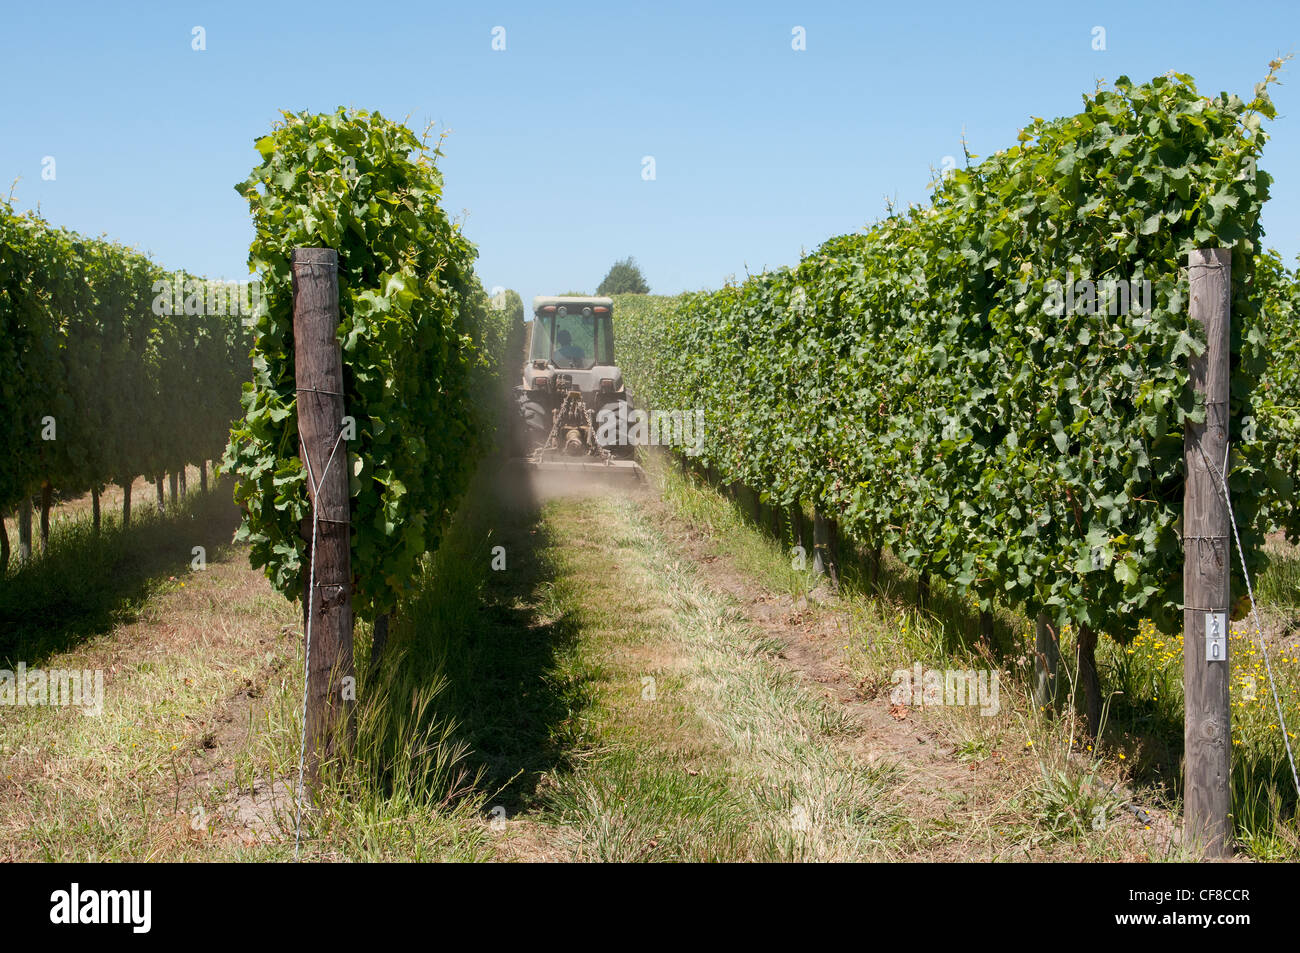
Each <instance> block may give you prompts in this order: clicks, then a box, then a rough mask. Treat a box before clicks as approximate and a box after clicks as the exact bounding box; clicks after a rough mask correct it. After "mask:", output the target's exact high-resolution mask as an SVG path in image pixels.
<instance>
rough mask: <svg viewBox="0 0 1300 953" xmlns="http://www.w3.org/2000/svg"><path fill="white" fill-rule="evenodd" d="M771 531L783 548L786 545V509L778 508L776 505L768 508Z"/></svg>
mask: <svg viewBox="0 0 1300 953" xmlns="http://www.w3.org/2000/svg"><path fill="white" fill-rule="evenodd" d="M767 515H768V522H769V529H771V531H772V536H773V537H775V539H776V541H777V542H778V543H780V544H781V545H782V546H784V545H785V507H782V506H777V505H776V504H775V503H773V504H772V505H770V506H769V507H768V514H767Z"/></svg>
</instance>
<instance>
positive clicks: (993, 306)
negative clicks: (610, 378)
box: [615, 74, 1281, 637]
mask: <svg viewBox="0 0 1300 953" xmlns="http://www.w3.org/2000/svg"><path fill="white" fill-rule="evenodd" d="M1271 79H1272V76H1271V74H1270V77H1269V80H1271ZM1269 80H1266V81H1265V82H1264V83H1261V84H1260V85H1259V86H1258V87H1257V88H1256V90H1255V95H1254V97H1253V98H1252V100H1251V101H1250V102H1244V101H1243V100H1241V99H1240V98H1238V97H1236V96H1229V95H1226V94H1225V95H1220V96H1217V97H1213V98H1208V97H1205V96H1202V95H1200V94H1199V93H1198V92H1197V91H1196V88H1195V86H1194V83H1193V81H1192V79H1191V77H1189V76H1186V75H1182V74H1173V75H1169V76H1163V77H1159V78H1156V79H1154V80H1152V81H1151V82H1149V83H1146V84H1144V85H1137V84H1134V83H1132V82H1131V81H1129V80H1128V79H1127V78H1123V77H1121V78H1120V79H1119V80H1118V81H1117V82H1116V83H1115V86H1114V88H1113V89H1099V90H1098V91H1097V92H1096V93H1095V94H1093V95H1090V96H1086V97H1085V98H1084V108H1083V110H1082V112H1080V113H1078V114H1077V115H1074V116H1069V117H1065V118H1061V119H1055V120H1050V121H1048V120H1042V119H1034V120H1033V121H1032V122H1031V124H1030V125H1029V126H1028V127H1026V128H1025V129H1024V130H1023V131H1022V132H1021V133H1020V136H1019V141H1018V143H1017V144H1016V145H1014V146H1012V147H1011V148H1009V149H1006V150H1003V151H1001V152H998V153H996V154H994V155H993V156H992V157H990V158H988V159H986V160H985V161H983V162H980V163H979V164H975V165H968V167H967V168H965V169H959V170H956V171H954V172H953V173H951V174H950V175H949V176H947V177H946V178H945V179H943V180H941V181H940V182H939V183H938V184H937V185H936V188H935V191H934V194H933V196H932V201H931V203H930V204H929V206H928V207H924V208H912V209H909V210H908V211H906V212H903V213H897V214H892V215H891V216H890V217H888V218H886V219H884V220H883V221H881V222H880V223H878V224H877V225H875V226H874V227H872V228H870V229H869V230H868V231H867V232H866V233H865V234H860V235H848V236H842V237H838V238H832V239H830V240H829V241H827V242H826V243H825V244H824V245H822V246H821V247H820V248H819V249H817V250H816V251H815V252H814V253H812V254H811V255H809V256H807V257H806V258H804V260H803V261H801V262H800V263H799V264H798V265H797V266H796V267H794V268H782V269H780V270H777V271H774V272H770V273H765V274H760V275H756V276H753V277H750V278H749V279H747V280H746V281H744V282H743V283H740V284H736V285H729V286H727V287H724V288H723V289H722V290H720V291H717V292H712V293H699V294H689V295H686V296H684V297H683V298H682V299H681V301H680V303H678V304H676V305H675V306H672V307H668V308H662V307H656V303H655V302H653V301H647V302H645V303H644V304H643V305H641V306H640V307H633V308H630V309H629V308H628V307H627V306H626V303H625V299H624V300H622V301H620V307H618V308H616V309H615V313H616V315H618V316H619V320H620V325H621V333H620V341H621V342H622V343H623V351H622V357H623V361H624V363H625V365H627V368H626V373H627V374H628V377H629V380H630V382H631V384H632V386H633V387H634V388H635V390H636V392H637V398H638V400H639V401H640V402H642V403H645V404H650V405H654V406H661V407H668V408H682V407H698V406H702V407H703V408H704V409H705V411H706V424H707V436H706V440H705V448H704V453H703V461H704V462H705V463H707V464H711V465H712V466H713V467H715V468H716V469H717V470H718V471H719V472H720V474H721V475H722V477H723V478H724V479H725V480H727V481H729V482H730V481H735V482H741V483H744V484H746V485H748V486H750V487H753V488H755V489H757V490H759V491H761V493H762V494H763V496H764V498H765V499H767V500H769V501H771V502H772V503H774V504H777V505H786V504H789V503H792V502H793V501H796V500H799V501H806V502H810V503H812V504H815V505H816V506H818V507H820V508H822V509H824V510H825V511H826V512H827V513H829V514H830V515H832V516H833V517H836V518H838V520H839V521H840V524H841V527H842V528H843V530H844V531H845V532H846V533H847V534H848V535H850V536H852V537H855V538H857V539H860V540H862V541H865V542H867V543H869V544H872V545H887V546H889V547H891V548H892V550H893V551H894V552H895V553H896V554H897V555H898V556H899V557H900V558H901V559H902V560H903V561H904V562H906V563H907V564H908V565H910V566H912V567H914V568H915V569H916V570H918V571H921V572H926V573H930V574H932V575H934V576H938V577H942V578H944V579H946V580H947V581H948V582H949V583H951V584H952V585H954V586H956V587H957V588H958V589H960V590H962V591H965V592H967V593H969V594H971V595H973V596H974V597H975V598H976V599H978V600H979V602H980V604H981V606H982V607H983V608H988V607H989V606H990V604H991V602H993V601H994V600H995V599H997V600H1000V601H1003V602H1007V603H1011V604H1020V605H1024V606H1026V607H1027V608H1028V609H1029V610H1030V611H1031V612H1034V613H1037V612H1040V611H1041V612H1045V613H1047V614H1048V615H1049V616H1055V617H1056V618H1057V620H1058V622H1060V623H1065V622H1073V623H1075V624H1082V625H1088V626H1091V627H1093V628H1094V629H1095V630H1098V631H1106V632H1109V633H1110V634H1112V635H1115V636H1120V637H1123V636H1124V635H1125V634H1126V633H1129V632H1131V631H1133V630H1134V629H1135V628H1136V625H1137V622H1138V620H1139V619H1140V618H1153V619H1155V620H1157V622H1158V623H1161V624H1165V625H1171V624H1173V622H1174V620H1175V618H1176V616H1177V613H1178V607H1179V605H1180V602H1181V596H1182V587H1181V569H1182V558H1183V557H1182V547H1181V543H1180V538H1179V533H1178V522H1179V517H1180V510H1181V504H1182V494H1183V425H1184V421H1185V420H1186V419H1188V418H1189V417H1191V418H1193V419H1203V416H1202V415H1203V414H1204V408H1203V407H1200V406H1197V404H1196V402H1195V400H1194V398H1193V394H1192V392H1191V389H1190V386H1189V382H1188V371H1187V361H1188V357H1189V355H1191V354H1192V353H1196V352H1200V351H1201V349H1202V348H1203V347H1204V342H1203V335H1202V334H1201V333H1200V331H1199V330H1198V328H1197V327H1196V326H1194V325H1193V323H1192V322H1191V320H1190V318H1189V316H1188V314H1187V308H1186V297H1187V281H1186V268H1185V265H1186V260H1187V255H1188V253H1189V252H1190V251H1192V250H1193V249H1196V248H1200V247H1208V246H1227V247H1230V248H1231V249H1232V250H1233V333H1232V342H1231V347H1232V364H1233V388H1232V399H1231V408H1230V410H1231V414H1232V419H1233V421H1234V427H1239V426H1240V425H1242V424H1243V423H1244V424H1245V426H1244V427H1242V429H1241V430H1239V431H1238V432H1234V434H1233V441H1234V443H1233V453H1232V459H1231V473H1230V483H1231V486H1232V488H1233V490H1234V492H1235V494H1236V502H1235V505H1236V511H1237V517H1238V520H1239V522H1240V523H1241V530H1242V542H1243V544H1244V546H1245V547H1246V549H1247V550H1248V554H1249V557H1250V559H1251V560H1252V561H1255V562H1256V563H1257V562H1258V558H1259V554H1258V543H1259V541H1260V538H1261V534H1262V531H1263V529H1264V517H1263V516H1262V515H1261V510H1260V507H1259V506H1258V505H1257V500H1258V492H1257V491H1258V490H1259V488H1260V487H1261V486H1264V485H1266V484H1268V483H1269V481H1272V485H1274V486H1280V485H1281V484H1280V483H1279V482H1278V481H1277V479H1276V474H1275V473H1274V472H1273V468H1272V467H1271V466H1270V465H1269V464H1270V461H1269V459H1268V456H1269V452H1268V449H1267V447H1266V446H1265V443H1264V441H1263V439H1262V438H1261V437H1260V436H1259V435H1258V434H1256V433H1254V432H1253V425H1252V423H1251V422H1252V421H1253V418H1254V400H1255V395H1256V390H1257V385H1258V383H1259V381H1260V377H1261V374H1262V372H1263V369H1264V359H1265V356H1266V354H1265V347H1264V345H1265V329H1264V328H1263V327H1261V321H1260V320H1259V304H1260V297H1261V295H1260V292H1259V289H1258V287H1257V285H1256V282H1255V265H1254V261H1255V256H1256V252H1257V250H1258V248H1259V240H1260V236H1261V231H1260V226H1259V213H1260V209H1261V206H1262V205H1263V203H1264V201H1265V199H1266V198H1267V195H1268V188H1269V183H1270V181H1271V179H1270V176H1269V175H1268V174H1267V173H1265V172H1263V171H1261V170H1259V169H1258V167H1257V165H1256V160H1257V158H1258V156H1259V154H1260V150H1261V148H1262V146H1263V144H1264V141H1265V135H1264V133H1263V132H1262V131H1261V129H1260V123H1261V120H1262V119H1263V118H1268V117H1272V115H1273V107H1272V104H1271V102H1270V100H1269V98H1268V95H1267V83H1268V82H1269ZM1108 279H1123V280H1125V281H1133V282H1138V283H1139V285H1138V288H1139V289H1140V288H1141V287H1142V286H1141V284H1140V283H1141V282H1143V281H1149V282H1150V287H1151V294H1150V301H1149V305H1150V307H1149V311H1147V312H1146V313H1139V312H1138V310H1137V307H1136V305H1135V304H1134V302H1132V301H1130V309H1129V310H1128V311H1127V313H1125V312H1124V310H1123V308H1122V307H1121V302H1120V300H1119V295H1120V292H1119V291H1118V289H1113V288H1111V289H1107V288H1106V286H1104V285H1102V286H1101V289H1102V290H1101V291H1100V292H1097V286H1096V285H1094V291H1095V292H1097V294H1096V295H1095V299H1096V300H1095V301H1094V305H1096V306H1095V307H1093V308H1089V306H1088V303H1087V293H1088V285H1086V284H1080V285H1079V286H1078V294H1077V295H1075V296H1074V299H1075V300H1074V301H1073V304H1074V308H1073V310H1071V308H1070V307H1069V304H1068V302H1067V301H1066V298H1065V294H1064V286H1065V285H1067V284H1070V285H1073V283H1074V282H1076V281H1078V282H1104V281H1106V280H1108ZM1053 281H1056V282H1059V283H1060V286H1059V287H1058V286H1057V285H1054V284H1052V282H1053ZM1109 298H1114V299H1115V306H1114V308H1113V311H1114V312H1116V313H1112V308H1111V307H1110V305H1109V303H1108V299H1109ZM1090 311H1092V312H1099V313H1089V312H1090ZM629 342H638V343H635V344H634V345H633V347H632V348H631V350H629V348H628V343H629ZM1243 431H1244V432H1243Z"/></svg>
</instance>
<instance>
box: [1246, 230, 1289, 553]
mask: <svg viewBox="0 0 1300 953" xmlns="http://www.w3.org/2000/svg"><path fill="white" fill-rule="evenodd" d="M1297 264H1298V265H1300V262H1297ZM1256 270H1257V274H1258V276H1259V283H1260V288H1261V292H1262V295H1263V316H1264V320H1265V322H1266V339H1267V342H1268V344H1267V347H1268V355H1269V362H1268V369H1267V371H1266V372H1265V375H1264V380H1263V382H1262V385H1261V387H1260V395H1259V400H1258V408H1259V409H1258V413H1257V417H1258V421H1259V430H1260V437H1261V439H1262V440H1263V441H1264V443H1265V446H1266V448H1267V451H1266V452H1267V458H1268V459H1269V461H1270V462H1271V463H1272V464H1273V465H1274V467H1275V468H1276V469H1277V471H1278V472H1279V473H1280V474H1281V476H1282V479H1281V480H1279V481H1277V483H1278V486H1279V488H1280V489H1281V490H1282V492H1278V493H1274V494H1271V495H1270V497H1269V500H1268V507H1267V516H1268V525H1269V526H1270V527H1271V528H1275V529H1279V530H1283V531H1285V533H1286V534H1287V537H1288V538H1289V539H1290V540H1291V541H1292V542H1300V506H1297V505H1296V500H1295V492H1294V491H1295V488H1296V487H1300V268H1287V267H1286V265H1285V264H1283V262H1282V259H1281V258H1280V257H1279V256H1278V254H1277V252H1272V251H1271V252H1269V253H1267V254H1264V255H1260V256H1259V258H1258V259H1257V269H1256Z"/></svg>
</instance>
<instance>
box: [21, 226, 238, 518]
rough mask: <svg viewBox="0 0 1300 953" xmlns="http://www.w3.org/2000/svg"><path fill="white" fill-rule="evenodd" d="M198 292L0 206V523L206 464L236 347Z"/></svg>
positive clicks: (228, 323) (109, 248) (224, 422)
mask: <svg viewBox="0 0 1300 953" xmlns="http://www.w3.org/2000/svg"><path fill="white" fill-rule="evenodd" d="M163 288H166V289H167V291H166V292H165V293H163V291H162V289H163ZM209 288H210V285H209V283H208V282H205V281H203V280H202V279H199V278H196V277H194V276H192V275H186V274H183V273H182V274H168V273H164V272H163V271H162V269H160V268H159V267H158V266H157V265H155V264H154V263H153V262H151V261H150V260H149V259H148V258H146V257H145V256H144V255H141V254H139V253H138V252H135V251H133V250H132V249H129V248H125V247H123V246H121V245H118V244H114V243H112V242H109V241H104V240H100V239H90V238H86V237H84V236H81V235H77V234H75V233H73V232H70V231H66V230H64V229H59V228H55V227H53V226H51V225H49V224H48V223H47V222H45V221H44V220H43V219H41V218H39V217H38V216H36V215H34V214H31V213H24V214H19V213H17V212H15V211H14V210H13V208H12V207H11V206H9V205H8V204H6V203H0V419H3V420H4V422H5V425H4V426H3V427H0V514H2V513H4V512H5V511H6V510H7V509H9V508H10V507H12V506H14V505H15V504H16V503H18V502H19V501H20V500H23V499H25V498H28V497H31V496H32V494H33V493H34V492H35V491H36V490H37V489H38V488H41V487H47V488H50V489H51V490H56V491H58V492H61V493H65V494H67V493H84V492H86V491H88V490H98V489H100V488H102V487H103V486H104V485H105V484H108V483H120V484H122V485H123V486H128V485H129V484H130V483H131V482H132V481H133V480H134V479H135V478H136V477H137V476H141V475H145V476H150V477H157V476H160V475H161V474H162V473H164V472H165V471H171V472H175V471H177V470H179V469H180V468H182V467H183V466H184V465H185V464H187V463H200V462H202V461H205V460H208V459H211V458H217V457H219V456H220V454H221V451H222V448H223V447H224V446H225V442H226V435H227V432H228V431H229V427H230V421H231V420H232V419H233V418H234V417H235V416H236V415H237V414H238V411H239V393H240V381H241V380H242V379H243V378H244V377H245V376H247V375H246V370H245V369H246V368H247V366H248V361H247V353H248V348H247V342H246V335H245V332H244V329H243V327H242V325H241V321H240V318H239V317H238V316H236V315H233V314H230V313H225V314H216V313H213V311H212V310H211V309H209V308H208V307H207V305H208V301H209V298H210V297H212V298H213V300H215V296H210V295H209ZM223 290H224V289H223ZM173 291H175V292H176V294H173V293H172V292H173ZM51 437H52V438H53V439H48V438H51Z"/></svg>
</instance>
